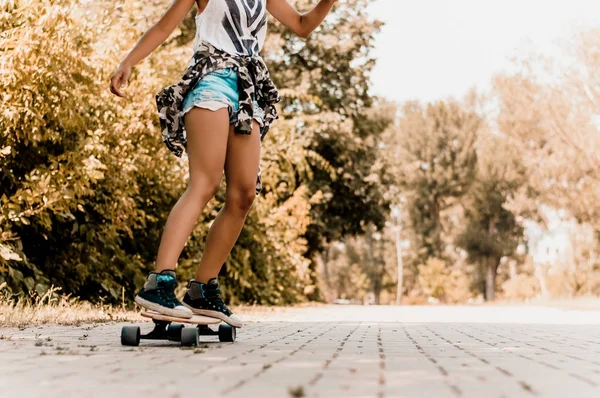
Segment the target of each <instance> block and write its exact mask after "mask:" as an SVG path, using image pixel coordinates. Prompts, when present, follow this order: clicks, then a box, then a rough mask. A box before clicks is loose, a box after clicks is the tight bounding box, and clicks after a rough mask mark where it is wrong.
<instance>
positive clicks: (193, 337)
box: [181, 328, 198, 347]
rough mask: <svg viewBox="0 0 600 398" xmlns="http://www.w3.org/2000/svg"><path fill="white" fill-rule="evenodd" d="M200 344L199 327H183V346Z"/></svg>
mask: <svg viewBox="0 0 600 398" xmlns="http://www.w3.org/2000/svg"><path fill="white" fill-rule="evenodd" d="M195 345H198V329H196V328H182V329H181V346H183V347H191V346H195Z"/></svg>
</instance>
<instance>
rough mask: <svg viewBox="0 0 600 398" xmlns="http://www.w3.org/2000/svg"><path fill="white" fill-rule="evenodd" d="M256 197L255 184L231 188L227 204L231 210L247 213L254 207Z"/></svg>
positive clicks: (226, 200) (228, 192)
mask: <svg viewBox="0 0 600 398" xmlns="http://www.w3.org/2000/svg"><path fill="white" fill-rule="evenodd" d="M255 198H256V187H255V186H254V185H247V186H244V187H235V188H230V189H228V191H227V197H226V199H225V206H226V207H227V208H228V209H229V210H231V211H235V212H237V213H239V214H244V215H245V214H246V213H248V211H249V210H250V208H251V207H252V203H253V202H254V199H255Z"/></svg>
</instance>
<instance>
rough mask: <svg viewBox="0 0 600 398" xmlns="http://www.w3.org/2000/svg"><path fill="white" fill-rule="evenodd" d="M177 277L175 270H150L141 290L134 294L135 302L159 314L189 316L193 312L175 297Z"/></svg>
mask: <svg viewBox="0 0 600 398" xmlns="http://www.w3.org/2000/svg"><path fill="white" fill-rule="evenodd" d="M175 286H177V279H176V278H175V271H170V270H164V271H162V272H161V273H157V272H151V273H150V275H148V280H147V281H146V283H144V287H142V290H140V292H139V293H138V294H137V296H135V300H134V301H135V302H136V303H138V304H139V305H141V306H142V307H144V308H147V309H149V310H152V311H156V312H158V313H159V314H163V315H167V316H174V317H177V318H186V319H187V318H191V317H192V315H193V313H192V311H190V310H189V309H188V308H186V307H184V306H183V305H182V304H181V302H180V301H179V300H177V297H175Z"/></svg>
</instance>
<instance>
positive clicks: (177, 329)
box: [167, 323, 184, 341]
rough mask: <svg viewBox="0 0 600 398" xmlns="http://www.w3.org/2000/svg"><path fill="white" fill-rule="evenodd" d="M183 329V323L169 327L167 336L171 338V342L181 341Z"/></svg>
mask: <svg viewBox="0 0 600 398" xmlns="http://www.w3.org/2000/svg"><path fill="white" fill-rule="evenodd" d="M183 327H184V326H183V325H182V324H181V323H172V324H170V325H169V326H167V336H168V337H169V340H173V341H180V340H181V331H182V330H183Z"/></svg>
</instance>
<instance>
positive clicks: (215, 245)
mask: <svg viewBox="0 0 600 398" xmlns="http://www.w3.org/2000/svg"><path fill="white" fill-rule="evenodd" d="M259 161H260V132H259V126H258V123H257V122H256V121H254V122H253V128H252V134H250V135H243V134H236V133H234V132H233V128H232V127H230V129H229V139H228V141H227V158H226V160H225V177H226V181H227V191H226V196H225V205H224V206H223V208H222V209H221V211H219V214H218V215H217V217H216V219H215V221H214V223H213V225H212V226H211V228H210V231H209V232H208V237H207V238H206V245H205V248H204V253H203V255H202V259H201V260H200V265H199V267H198V270H197V271H196V281H198V282H202V283H207V282H208V281H209V280H210V279H211V278H216V277H217V275H218V274H219V270H220V269H221V266H222V265H223V263H224V262H225V259H226V258H227V256H228V255H229V252H230V251H231V249H232V248H233V245H234V244H235V241H236V240H237V238H238V236H239V234H240V232H241V230H242V227H243V226H244V222H245V220H246V215H247V214H248V211H249V210H250V207H251V206H252V202H253V201H254V198H255V197H256V177H257V174H258V165H259Z"/></svg>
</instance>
